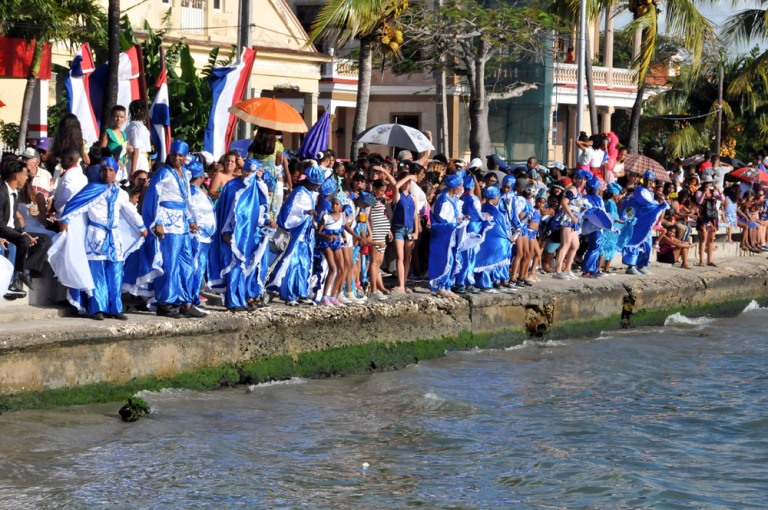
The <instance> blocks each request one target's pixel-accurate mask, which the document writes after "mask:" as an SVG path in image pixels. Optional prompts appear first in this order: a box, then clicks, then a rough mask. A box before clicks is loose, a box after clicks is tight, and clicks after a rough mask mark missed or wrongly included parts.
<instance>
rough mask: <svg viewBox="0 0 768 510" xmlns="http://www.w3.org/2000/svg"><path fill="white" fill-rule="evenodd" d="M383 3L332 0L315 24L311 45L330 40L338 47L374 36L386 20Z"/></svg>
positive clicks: (384, 4) (370, 0)
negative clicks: (323, 38) (361, 38)
mask: <svg viewBox="0 0 768 510" xmlns="http://www.w3.org/2000/svg"><path fill="white" fill-rule="evenodd" d="M388 3H389V2H386V1H383V0H331V1H330V2H328V3H326V4H325V5H324V6H323V7H322V8H321V9H320V12H319V13H318V15H317V18H315V20H314V22H313V23H312V31H311V32H310V34H309V37H310V39H311V40H312V42H315V41H317V40H318V39H319V38H322V37H327V38H328V39H329V40H330V41H332V42H333V44H335V45H336V46H343V45H344V44H346V43H348V42H349V41H351V40H353V39H356V38H360V37H363V36H367V35H371V34H373V33H375V32H376V30H378V28H379V26H380V24H381V22H382V20H383V19H384V18H385V17H386V11H387V10H388V9H387V4H388Z"/></svg>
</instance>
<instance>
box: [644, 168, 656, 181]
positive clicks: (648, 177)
mask: <svg viewBox="0 0 768 510" xmlns="http://www.w3.org/2000/svg"><path fill="white" fill-rule="evenodd" d="M643 179H646V180H649V181H655V180H656V174H655V173H654V172H653V170H646V171H645V173H644V174H643Z"/></svg>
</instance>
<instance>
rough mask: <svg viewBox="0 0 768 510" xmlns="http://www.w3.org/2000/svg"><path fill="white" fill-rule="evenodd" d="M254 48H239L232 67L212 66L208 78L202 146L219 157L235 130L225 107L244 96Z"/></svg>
mask: <svg viewBox="0 0 768 510" xmlns="http://www.w3.org/2000/svg"><path fill="white" fill-rule="evenodd" d="M255 59H256V50H254V49H252V48H243V50H242V53H241V54H240V60H239V61H238V62H236V63H235V65H233V66H226V67H214V68H213V69H212V70H211V76H210V78H208V81H209V83H210V85H211V92H212V93H213V104H212V105H211V114H210V116H209V117H208V125H207V126H206V128H205V135H204V138H203V147H204V149H205V150H206V151H208V152H210V153H211V154H213V157H214V159H219V158H220V157H221V156H222V155H223V154H224V153H225V152H226V151H227V146H229V142H230V141H232V135H233V134H234V132H235V126H236V124H237V118H236V117H235V116H234V115H232V114H231V113H229V111H228V109H229V107H230V106H232V105H233V104H235V103H237V102H238V101H242V100H243V98H244V97H245V92H246V88H247V87H248V80H249V79H250V77H251V70H252V69H253V62H254V60H255Z"/></svg>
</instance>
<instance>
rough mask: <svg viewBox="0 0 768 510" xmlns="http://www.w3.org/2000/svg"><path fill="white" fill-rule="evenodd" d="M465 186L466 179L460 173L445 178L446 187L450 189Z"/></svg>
mask: <svg viewBox="0 0 768 510" xmlns="http://www.w3.org/2000/svg"><path fill="white" fill-rule="evenodd" d="M463 185H464V177H463V176H461V175H459V174H458V173H455V174H451V175H449V176H448V177H446V178H445V187H446V188H448V189H453V188H458V187H459V186H463Z"/></svg>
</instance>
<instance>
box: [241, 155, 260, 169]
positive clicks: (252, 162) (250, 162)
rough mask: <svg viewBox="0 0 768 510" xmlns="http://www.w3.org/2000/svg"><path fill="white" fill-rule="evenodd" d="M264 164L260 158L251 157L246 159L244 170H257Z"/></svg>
mask: <svg viewBox="0 0 768 510" xmlns="http://www.w3.org/2000/svg"><path fill="white" fill-rule="evenodd" d="M262 166H263V165H262V163H261V161H259V160H258V159H253V158H249V159H246V160H245V163H244V164H243V172H255V171H256V170H260V169H261V167H262Z"/></svg>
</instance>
